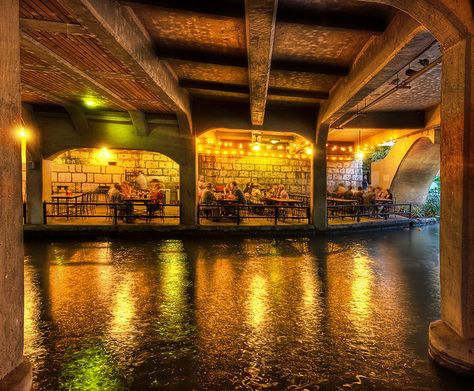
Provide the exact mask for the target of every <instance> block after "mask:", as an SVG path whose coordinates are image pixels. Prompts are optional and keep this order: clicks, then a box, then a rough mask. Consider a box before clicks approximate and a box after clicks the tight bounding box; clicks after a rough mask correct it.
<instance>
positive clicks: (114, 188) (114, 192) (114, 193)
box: [107, 183, 123, 203]
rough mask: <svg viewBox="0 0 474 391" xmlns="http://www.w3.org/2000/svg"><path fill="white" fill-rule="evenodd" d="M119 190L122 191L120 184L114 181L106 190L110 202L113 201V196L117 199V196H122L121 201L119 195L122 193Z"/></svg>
mask: <svg viewBox="0 0 474 391" xmlns="http://www.w3.org/2000/svg"><path fill="white" fill-rule="evenodd" d="M121 191H122V186H120V184H119V183H114V184H113V185H112V186H111V187H110V189H109V191H108V192H107V196H108V197H109V200H110V202H114V201H113V200H112V199H113V198H114V197H115V199H117V197H119V196H121V197H122V199H121V201H120V202H123V196H122V195H121V194H122V193H121ZM114 203H115V202H114Z"/></svg>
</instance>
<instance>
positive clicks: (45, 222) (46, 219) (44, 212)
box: [43, 201, 48, 225]
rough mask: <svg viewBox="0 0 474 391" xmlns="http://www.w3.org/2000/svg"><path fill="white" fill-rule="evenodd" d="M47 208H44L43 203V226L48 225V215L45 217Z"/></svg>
mask: <svg viewBox="0 0 474 391" xmlns="http://www.w3.org/2000/svg"><path fill="white" fill-rule="evenodd" d="M47 209H48V208H47V207H46V201H43V224H44V225H47V224H48V215H47Z"/></svg>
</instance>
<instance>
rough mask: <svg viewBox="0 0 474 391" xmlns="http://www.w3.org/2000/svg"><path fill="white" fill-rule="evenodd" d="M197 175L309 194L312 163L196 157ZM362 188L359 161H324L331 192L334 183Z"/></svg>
mask: <svg viewBox="0 0 474 391" xmlns="http://www.w3.org/2000/svg"><path fill="white" fill-rule="evenodd" d="M198 162H199V175H204V180H205V181H206V182H212V183H214V184H215V185H223V184H225V183H228V182H230V181H234V180H235V181H236V182H237V183H238V184H239V185H240V186H241V187H244V186H245V184H246V183H247V182H257V183H259V184H260V187H265V186H267V185H269V184H273V183H281V184H283V185H285V187H286V188H287V189H288V191H289V192H290V193H295V194H307V195H309V194H310V192H311V160H310V159H287V158H278V157H252V156H243V157H241V156H222V155H220V156H215V155H204V154H200V155H199V160H198ZM339 183H343V184H344V185H345V186H353V187H357V186H361V185H362V161H361V160H351V161H340V162H339V161H332V160H328V162H327V186H328V189H329V190H332V189H333V188H334V187H335V186H336V185H337V184H339Z"/></svg>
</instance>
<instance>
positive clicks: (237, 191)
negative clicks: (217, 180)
mask: <svg viewBox="0 0 474 391" xmlns="http://www.w3.org/2000/svg"><path fill="white" fill-rule="evenodd" d="M230 185H231V190H232V197H233V198H234V199H235V200H236V201H237V202H238V203H239V204H244V205H245V204H247V200H246V199H245V196H244V192H243V191H242V189H241V188H240V187H239V186H237V182H235V181H233V182H231V183H230Z"/></svg>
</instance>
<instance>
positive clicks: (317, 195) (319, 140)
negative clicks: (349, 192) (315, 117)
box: [311, 125, 328, 231]
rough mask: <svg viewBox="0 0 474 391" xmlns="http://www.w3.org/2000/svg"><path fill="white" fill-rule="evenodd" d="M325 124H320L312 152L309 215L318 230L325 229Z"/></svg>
mask: <svg viewBox="0 0 474 391" xmlns="http://www.w3.org/2000/svg"><path fill="white" fill-rule="evenodd" d="M327 130H328V129H327V126H326V125H321V126H320V127H319V129H318V132H317V134H316V138H315V141H314V154H313V159H312V169H311V216H312V220H313V225H314V226H315V228H316V229H317V230H318V231H325V230H326V229H327V206H326V190H327V180H326V177H327V173H326V171H327V161H326V139H327Z"/></svg>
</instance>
